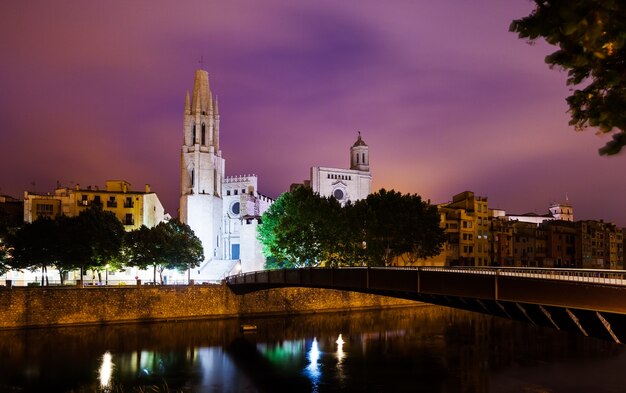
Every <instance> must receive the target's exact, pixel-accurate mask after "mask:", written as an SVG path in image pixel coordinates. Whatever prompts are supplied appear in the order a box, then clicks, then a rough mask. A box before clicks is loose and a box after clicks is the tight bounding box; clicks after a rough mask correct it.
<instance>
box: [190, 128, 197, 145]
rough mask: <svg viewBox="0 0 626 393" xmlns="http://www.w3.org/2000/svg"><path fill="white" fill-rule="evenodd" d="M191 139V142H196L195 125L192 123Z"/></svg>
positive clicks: (193, 143)
mask: <svg viewBox="0 0 626 393" xmlns="http://www.w3.org/2000/svg"><path fill="white" fill-rule="evenodd" d="M192 138H193V139H192V140H191V144H192V145H195V144H196V125H195V124H194V125H193V136H192Z"/></svg>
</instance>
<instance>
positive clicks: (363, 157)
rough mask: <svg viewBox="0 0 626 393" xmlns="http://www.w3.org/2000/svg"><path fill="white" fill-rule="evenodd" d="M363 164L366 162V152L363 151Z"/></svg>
mask: <svg viewBox="0 0 626 393" xmlns="http://www.w3.org/2000/svg"><path fill="white" fill-rule="evenodd" d="M362 161H363V164H365V153H363V160H362Z"/></svg>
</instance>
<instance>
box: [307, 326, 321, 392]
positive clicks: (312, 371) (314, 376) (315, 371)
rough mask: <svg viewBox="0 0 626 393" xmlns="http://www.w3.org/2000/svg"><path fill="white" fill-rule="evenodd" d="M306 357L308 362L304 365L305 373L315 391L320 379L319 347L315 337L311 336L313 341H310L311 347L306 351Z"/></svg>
mask: <svg viewBox="0 0 626 393" xmlns="http://www.w3.org/2000/svg"><path fill="white" fill-rule="evenodd" d="M307 359H308V360H309V364H308V365H307V367H306V370H305V374H306V375H307V376H308V377H309V379H310V380H311V383H312V384H313V391H314V392H317V386H318V385H319V381H320V375H321V372H320V365H319V363H318V361H319V360H320V348H319V345H318V343H317V338H316V337H313V341H312V342H311V348H310V349H309V352H308V353H307Z"/></svg>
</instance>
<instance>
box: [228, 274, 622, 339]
mask: <svg viewBox="0 0 626 393" xmlns="http://www.w3.org/2000/svg"><path fill="white" fill-rule="evenodd" d="M226 283H227V285H228V286H229V287H230V288H231V290H232V291H233V292H234V293H235V294H245V293H249V292H254V291H260V290H266V289H272V288H284V287H308V288H325V289H335V290H343V291H354V292H363V293H369V294H375V295H383V296H391V297H397V298H403V299H410V300H415V301H419V302H425V303H431V304H436V305H440V306H447V307H453V308H459V309H464V310H469V311H475V312H481V313H486V314H491V315H495V316H499V317H504V318H509V319H512V320H517V321H524V322H527V323H531V324H533V325H537V326H545V327H551V328H555V329H558V330H566V331H573V332H577V333H581V334H584V335H586V336H591V337H597V338H601V339H606V340H611V341H615V342H617V343H625V342H626V271H608V270H586V269H542V268H487V267H484V268H483V267H481V268H467V267H419V268H382V267H381V268H378V267H349V268H304V269H281V270H263V271H257V272H251V273H245V274H239V275H234V276H229V277H227V278H226Z"/></svg>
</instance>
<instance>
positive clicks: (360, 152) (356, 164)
mask: <svg viewBox="0 0 626 393" xmlns="http://www.w3.org/2000/svg"><path fill="white" fill-rule="evenodd" d="M350 169H354V170H357V171H364V172H369V170H370V152H369V147H368V146H367V145H366V144H365V142H363V139H361V133H360V132H359V137H358V138H357V140H356V142H354V145H352V147H351V148H350Z"/></svg>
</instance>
